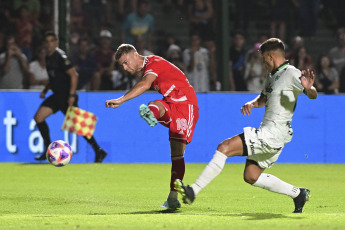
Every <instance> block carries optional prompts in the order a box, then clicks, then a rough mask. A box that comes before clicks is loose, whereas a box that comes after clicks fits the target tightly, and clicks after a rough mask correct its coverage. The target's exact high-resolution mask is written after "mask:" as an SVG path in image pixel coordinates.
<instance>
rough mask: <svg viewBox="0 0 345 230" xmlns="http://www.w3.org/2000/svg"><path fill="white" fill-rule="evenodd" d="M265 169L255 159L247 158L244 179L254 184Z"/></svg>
mask: <svg viewBox="0 0 345 230" xmlns="http://www.w3.org/2000/svg"><path fill="white" fill-rule="evenodd" d="M264 170H265V169H262V168H260V167H259V165H258V164H257V163H256V162H255V161H253V160H247V161H246V166H245V169H244V173H243V179H244V181H245V182H247V183H248V184H251V185H253V184H254V183H255V182H256V181H257V180H258V178H259V177H260V175H261V174H262V173H263V171H264Z"/></svg>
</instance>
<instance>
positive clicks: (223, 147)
mask: <svg viewBox="0 0 345 230" xmlns="http://www.w3.org/2000/svg"><path fill="white" fill-rule="evenodd" d="M217 150H218V151H219V152H221V153H223V154H225V155H226V156H228V157H229V156H231V146H230V141H229V140H225V141H223V142H222V143H220V144H219V145H218V147H217Z"/></svg>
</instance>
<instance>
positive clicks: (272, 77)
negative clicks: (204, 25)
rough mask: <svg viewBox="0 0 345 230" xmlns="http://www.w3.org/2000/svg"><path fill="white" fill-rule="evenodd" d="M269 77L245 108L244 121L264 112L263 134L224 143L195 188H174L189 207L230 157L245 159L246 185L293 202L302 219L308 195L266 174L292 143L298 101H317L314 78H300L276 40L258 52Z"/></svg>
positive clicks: (308, 74)
mask: <svg viewBox="0 0 345 230" xmlns="http://www.w3.org/2000/svg"><path fill="white" fill-rule="evenodd" d="M259 51H260V53H261V56H262V60H263V63H264V65H265V68H266V69H267V70H268V72H269V74H268V76H267V77H266V82H265V85H264V89H263V90H262V93H261V94H260V95H259V96H258V97H256V98H255V99H254V100H252V101H249V102H247V103H246V104H245V105H243V106H242V107H241V113H242V114H243V115H250V114H251V110H252V109H253V108H260V107H263V106H266V108H265V115H264V118H263V121H262V123H261V126H260V127H259V128H252V127H246V128H244V132H243V133H241V134H239V135H236V136H234V137H231V138H229V139H226V140H224V141H223V142H222V143H220V144H219V145H218V148H217V151H216V153H215V154H214V156H213V158H212V160H211V161H210V162H209V164H208V165H207V166H206V168H205V169H204V171H203V172H202V173H201V175H200V176H199V178H198V179H197V180H196V181H195V183H194V184H192V185H191V186H189V185H187V186H185V185H184V184H183V183H182V181H181V180H175V188H176V189H177V191H178V192H179V193H180V194H181V195H182V197H183V201H184V203H186V204H191V203H192V202H193V201H194V199H195V197H196V195H198V193H199V192H200V191H201V190H202V189H203V188H205V187H206V186H207V185H208V184H209V183H210V182H211V181H212V180H213V179H214V178H215V177H216V176H218V175H219V174H220V172H221V171H222V169H223V167H224V164H225V161H226V159H227V158H228V157H232V156H246V157H247V160H246V165H245V168H244V180H245V182H247V183H249V184H251V185H253V186H256V187H260V188H263V189H266V190H269V191H271V192H276V193H280V194H284V195H288V196H290V197H291V198H292V199H293V201H294V204H295V210H294V211H293V212H294V213H301V212H302V211H303V207H304V204H305V203H306V201H308V200H309V197H310V191H309V190H308V189H307V188H298V187H295V186H293V185H291V184H289V183H286V182H284V181H282V180H280V179H279V178H277V177H275V176H273V175H270V174H266V173H264V171H265V169H266V168H270V167H271V166H272V165H273V164H274V163H275V162H276V160H277V159H278V157H279V155H280V153H281V151H282V149H283V147H284V146H285V144H286V143H288V142H290V141H291V139H292V134H293V132H292V128H291V120H292V116H293V113H294V110H295V107H296V102H297V98H298V95H299V94H300V93H301V92H304V93H305V94H306V95H307V96H308V98H310V99H316V97H317V91H316V89H315V88H314V87H313V83H314V79H315V76H314V73H313V72H312V71H310V70H303V71H302V72H301V71H300V70H298V69H296V68H295V67H294V66H292V65H290V64H289V63H288V62H287V61H286V60H285V47H284V43H283V42H282V41H281V40H280V39H277V38H270V39H268V40H266V41H265V42H264V43H262V45H261V46H260V49H259Z"/></svg>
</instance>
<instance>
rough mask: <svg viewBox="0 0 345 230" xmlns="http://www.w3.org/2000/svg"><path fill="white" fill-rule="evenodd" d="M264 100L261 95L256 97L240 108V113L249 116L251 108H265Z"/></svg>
mask: <svg viewBox="0 0 345 230" xmlns="http://www.w3.org/2000/svg"><path fill="white" fill-rule="evenodd" d="M265 104H266V99H265V96H264V95H263V94H260V95H259V96H257V97H256V98H255V99H254V100H252V101H249V102H247V103H246V104H244V105H243V106H242V107H241V113H242V114H243V115H244V116H245V115H248V116H249V115H250V114H251V113H252V111H251V110H252V109H253V108H261V107H262V106H265Z"/></svg>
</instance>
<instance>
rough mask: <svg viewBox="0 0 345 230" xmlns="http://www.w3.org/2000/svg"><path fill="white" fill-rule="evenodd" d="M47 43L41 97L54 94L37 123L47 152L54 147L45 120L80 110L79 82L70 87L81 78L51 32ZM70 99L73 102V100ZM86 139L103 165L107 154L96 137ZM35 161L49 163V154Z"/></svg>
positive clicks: (38, 114) (44, 102) (48, 34)
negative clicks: (46, 79) (72, 108)
mask: <svg viewBox="0 0 345 230" xmlns="http://www.w3.org/2000/svg"><path fill="white" fill-rule="evenodd" d="M45 40H46V43H47V47H48V54H47V57H46V68H47V72H48V76H49V84H48V85H47V86H46V88H45V89H44V90H43V91H42V93H41V97H44V96H45V94H46V92H47V91H48V90H49V89H51V90H52V91H53V94H52V95H51V96H49V97H48V98H47V99H45V100H44V101H43V102H42V104H41V105H40V107H39V109H38V111H37V112H36V115H35V117H34V119H35V121H36V124H37V127H38V129H39V131H40V132H41V135H42V138H43V140H44V145H45V148H46V149H47V147H48V146H49V144H50V143H51V139H50V134H49V127H48V124H47V122H46V121H45V119H46V118H47V117H49V116H50V115H51V114H54V113H56V112H57V111H61V112H63V113H64V114H66V112H67V109H68V107H69V105H73V106H78V95H77V94H76V92H75V88H76V85H77V82H75V83H74V84H73V86H72V83H71V82H72V80H76V81H77V78H78V77H77V76H78V75H77V73H76V72H75V70H74V69H72V68H74V67H73V66H72V64H71V62H70V60H69V59H68V58H67V56H66V54H65V52H64V51H63V50H61V49H59V48H58V47H57V46H58V41H57V36H56V35H55V34H54V33H52V32H47V33H46V35H45ZM72 78H74V79H72ZM71 91H73V93H71ZM71 98H73V99H72V100H71ZM84 139H85V140H86V141H87V142H88V143H89V144H90V145H91V146H92V148H93V149H94V151H95V162H102V161H103V159H104V158H105V157H106V155H107V153H106V152H105V151H104V150H103V149H101V148H100V147H99V145H98V144H97V142H96V140H95V138H94V137H93V136H92V137H91V138H90V139H88V138H86V137H84ZM35 159H36V160H46V159H47V158H46V150H45V152H44V153H43V154H42V155H41V156H38V157H36V158H35Z"/></svg>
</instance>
